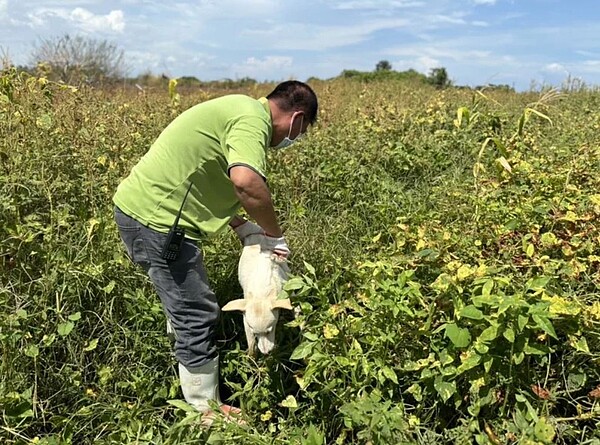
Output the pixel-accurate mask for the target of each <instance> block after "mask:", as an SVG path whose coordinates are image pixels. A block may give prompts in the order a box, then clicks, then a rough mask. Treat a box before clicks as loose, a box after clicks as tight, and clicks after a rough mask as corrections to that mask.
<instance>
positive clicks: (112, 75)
mask: <svg viewBox="0 0 600 445" xmlns="http://www.w3.org/2000/svg"><path fill="white" fill-rule="evenodd" d="M31 61H32V64H33V66H43V67H44V70H45V71H46V74H47V75H48V76H49V77H50V78H51V79H52V80H58V81H63V82H66V83H82V82H86V83H90V84H93V85H97V84H102V83H105V82H111V81H115V80H119V79H122V78H123V77H124V75H125V71H126V67H125V56H124V52H123V50H121V49H119V48H118V47H117V46H116V45H114V44H112V43H110V42H108V41H106V40H95V39H91V38H87V37H83V36H76V37H71V36H70V35H68V34H65V35H63V36H60V37H50V38H47V39H41V40H40V41H39V43H38V44H37V45H35V46H34V49H33V51H32V54H31Z"/></svg>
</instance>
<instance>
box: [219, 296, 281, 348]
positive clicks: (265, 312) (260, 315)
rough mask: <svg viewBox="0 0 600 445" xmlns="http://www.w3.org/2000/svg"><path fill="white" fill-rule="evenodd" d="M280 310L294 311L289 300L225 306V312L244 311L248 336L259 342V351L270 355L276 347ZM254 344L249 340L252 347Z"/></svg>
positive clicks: (245, 300) (246, 300)
mask: <svg viewBox="0 0 600 445" xmlns="http://www.w3.org/2000/svg"><path fill="white" fill-rule="evenodd" d="M279 309H288V310H292V304H291V302H290V299H289V298H284V299H280V300H267V299H252V298H246V299H239V300H233V301H230V302H229V303H227V304H226V305H225V306H223V310H224V311H242V312H243V313H244V326H245V328H246V334H247V335H252V336H253V338H254V339H256V340H257V343H258V350H259V351H260V352H262V353H263V354H268V353H269V352H271V351H272V350H273V348H274V347H275V328H276V326H277V320H278V319H279ZM253 343H254V342H253V341H251V339H249V340H248V344H249V345H250V346H251V345H252V344H253Z"/></svg>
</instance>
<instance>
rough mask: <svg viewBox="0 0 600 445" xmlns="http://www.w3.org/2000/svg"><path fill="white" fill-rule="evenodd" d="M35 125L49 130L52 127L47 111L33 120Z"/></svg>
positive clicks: (50, 117)
mask: <svg viewBox="0 0 600 445" xmlns="http://www.w3.org/2000/svg"><path fill="white" fill-rule="evenodd" d="M35 125H37V126H38V127H39V128H41V129H42V130H49V129H50V128H52V116H51V115H50V114H48V113H44V114H42V115H41V116H38V118H37V119H36V120H35Z"/></svg>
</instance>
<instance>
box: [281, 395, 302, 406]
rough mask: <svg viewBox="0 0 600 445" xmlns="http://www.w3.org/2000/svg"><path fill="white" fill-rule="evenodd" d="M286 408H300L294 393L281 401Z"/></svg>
mask: <svg viewBox="0 0 600 445" xmlns="http://www.w3.org/2000/svg"><path fill="white" fill-rule="evenodd" d="M280 405H281V406H283V407H284V408H298V402H297V401H296V398H295V397H294V396H292V395H289V396H287V397H286V398H285V400H283V401H282V402H281V403H280Z"/></svg>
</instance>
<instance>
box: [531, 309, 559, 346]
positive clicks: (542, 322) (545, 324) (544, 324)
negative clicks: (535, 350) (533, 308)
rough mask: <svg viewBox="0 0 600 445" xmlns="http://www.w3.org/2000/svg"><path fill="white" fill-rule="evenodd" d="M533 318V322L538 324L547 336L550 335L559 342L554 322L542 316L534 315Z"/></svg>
mask: <svg viewBox="0 0 600 445" xmlns="http://www.w3.org/2000/svg"><path fill="white" fill-rule="evenodd" d="M532 318H533V321H535V322H536V324H537V325H538V327H539V328H540V329H541V330H542V331H544V332H545V333H546V334H548V335H549V336H551V337H552V338H555V339H556V340H558V337H557V335H556V331H554V326H552V322H551V321H550V320H549V319H548V318H546V317H543V316H541V315H533V316H532Z"/></svg>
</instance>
